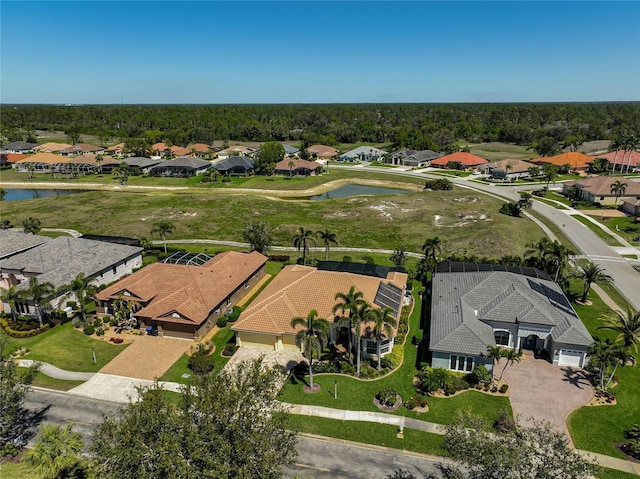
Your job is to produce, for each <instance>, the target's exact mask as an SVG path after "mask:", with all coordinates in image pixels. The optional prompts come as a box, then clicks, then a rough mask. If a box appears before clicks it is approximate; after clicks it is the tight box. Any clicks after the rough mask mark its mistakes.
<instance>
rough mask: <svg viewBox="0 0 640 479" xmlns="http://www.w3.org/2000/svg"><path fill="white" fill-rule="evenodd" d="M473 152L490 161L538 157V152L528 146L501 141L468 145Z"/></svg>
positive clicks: (526, 159)
mask: <svg viewBox="0 0 640 479" xmlns="http://www.w3.org/2000/svg"><path fill="white" fill-rule="evenodd" d="M468 146H469V147H470V148H471V153H473V154H474V155H477V156H479V157H481V158H485V159H487V160H489V161H499V160H506V159H509V160H525V161H528V160H530V159H532V158H536V157H538V154H537V153H536V152H535V151H533V150H529V149H527V147H526V146H520V145H512V144H510V143H500V142H498V141H494V142H490V143H475V144H470V145H468Z"/></svg>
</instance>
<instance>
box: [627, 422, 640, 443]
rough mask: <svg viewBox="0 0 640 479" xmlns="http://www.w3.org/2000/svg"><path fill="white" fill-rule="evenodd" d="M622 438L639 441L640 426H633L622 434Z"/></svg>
mask: <svg viewBox="0 0 640 479" xmlns="http://www.w3.org/2000/svg"><path fill="white" fill-rule="evenodd" d="M624 437H626V438H627V439H631V440H634V439H640V424H634V425H633V426H631V427H630V428H629V429H627V430H626V431H625V432H624Z"/></svg>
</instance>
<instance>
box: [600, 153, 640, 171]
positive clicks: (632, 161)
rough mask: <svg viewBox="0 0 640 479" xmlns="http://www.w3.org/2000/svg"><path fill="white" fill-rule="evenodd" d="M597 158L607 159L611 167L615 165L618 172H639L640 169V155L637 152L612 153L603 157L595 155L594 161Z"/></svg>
mask: <svg viewBox="0 0 640 479" xmlns="http://www.w3.org/2000/svg"><path fill="white" fill-rule="evenodd" d="M595 158H605V159H606V160H608V161H609V164H610V165H611V167H613V166H614V165H615V167H616V171H621V170H624V171H625V172H626V171H627V169H628V170H629V171H638V169H640V153H638V152H637V151H629V150H620V151H617V152H616V151H611V152H609V153H604V154H602V155H593V156H592V159H595Z"/></svg>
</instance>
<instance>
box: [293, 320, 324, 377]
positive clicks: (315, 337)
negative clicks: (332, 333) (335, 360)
mask: <svg viewBox="0 0 640 479" xmlns="http://www.w3.org/2000/svg"><path fill="white" fill-rule="evenodd" d="M317 316H318V312H317V311H316V310H315V309H312V310H311V311H309V314H308V315H307V317H306V318H302V317H297V318H293V319H292V320H291V327H292V328H296V327H298V326H302V329H301V330H300V331H299V332H298V333H297V334H296V345H297V346H298V347H299V348H300V349H301V350H302V354H304V357H305V358H307V360H308V361H309V387H310V388H311V389H313V356H314V355H316V354H320V353H321V352H322V349H324V348H325V347H326V346H327V332H328V331H329V323H328V322H327V320H326V319H323V318H318V317H317Z"/></svg>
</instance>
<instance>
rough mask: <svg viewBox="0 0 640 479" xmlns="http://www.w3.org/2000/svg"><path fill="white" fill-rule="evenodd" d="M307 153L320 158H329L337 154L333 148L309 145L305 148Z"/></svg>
mask: <svg viewBox="0 0 640 479" xmlns="http://www.w3.org/2000/svg"><path fill="white" fill-rule="evenodd" d="M307 151H308V152H309V153H311V154H312V155H316V156H318V157H322V158H331V157H333V156H336V155H337V154H338V153H339V152H338V150H336V149H335V148H333V147H331V146H326V145H311V146H310V147H308V148H307Z"/></svg>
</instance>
